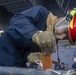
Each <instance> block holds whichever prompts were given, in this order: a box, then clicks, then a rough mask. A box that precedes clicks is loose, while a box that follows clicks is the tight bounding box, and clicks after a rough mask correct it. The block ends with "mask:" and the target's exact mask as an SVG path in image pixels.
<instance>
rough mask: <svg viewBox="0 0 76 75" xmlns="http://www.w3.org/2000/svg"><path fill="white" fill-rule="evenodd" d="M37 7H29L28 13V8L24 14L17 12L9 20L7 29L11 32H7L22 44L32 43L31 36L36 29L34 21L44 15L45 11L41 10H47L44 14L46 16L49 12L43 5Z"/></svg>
mask: <svg viewBox="0 0 76 75" xmlns="http://www.w3.org/2000/svg"><path fill="white" fill-rule="evenodd" d="M38 9H39V10H38ZM38 9H37V8H34V9H33V10H32V9H31V13H29V12H28V11H30V10H28V11H26V12H25V14H24V13H20V14H17V15H15V16H14V17H13V18H12V20H11V22H10V24H11V26H10V28H9V30H10V29H11V32H9V34H10V35H11V36H12V38H13V39H15V40H16V41H17V42H18V43H20V44H21V45H22V46H28V45H31V44H32V43H33V42H32V36H33V35H34V34H35V33H36V32H37V31H38V29H37V27H36V25H35V22H36V21H39V20H40V19H41V18H42V17H43V16H44V14H45V13H42V12H47V13H46V14H45V15H46V17H47V15H48V13H49V11H48V10H47V9H45V8H43V7H38ZM41 9H43V10H44V11H42V10H41ZM39 14H40V16H39ZM42 15H43V16H42ZM40 17H41V18H40Z"/></svg>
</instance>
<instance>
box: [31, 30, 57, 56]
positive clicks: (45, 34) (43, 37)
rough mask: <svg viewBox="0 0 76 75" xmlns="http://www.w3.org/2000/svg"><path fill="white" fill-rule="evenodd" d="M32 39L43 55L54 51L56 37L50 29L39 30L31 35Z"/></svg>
mask: <svg viewBox="0 0 76 75" xmlns="http://www.w3.org/2000/svg"><path fill="white" fill-rule="evenodd" d="M32 40H33V42H34V43H36V44H37V45H38V46H39V47H40V48H41V51H42V52H44V54H45V55H49V54H51V53H54V52H55V44H56V39H55V36H54V35H53V33H52V31H39V32H37V33H36V34H34V35H33V37H32Z"/></svg>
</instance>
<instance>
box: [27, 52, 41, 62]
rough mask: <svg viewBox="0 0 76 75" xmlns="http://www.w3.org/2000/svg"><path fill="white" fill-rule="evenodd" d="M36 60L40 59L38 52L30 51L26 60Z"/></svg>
mask: <svg viewBox="0 0 76 75" xmlns="http://www.w3.org/2000/svg"><path fill="white" fill-rule="evenodd" d="M37 60H41V53H40V52H35V53H30V54H29V55H28V62H36V61H37Z"/></svg>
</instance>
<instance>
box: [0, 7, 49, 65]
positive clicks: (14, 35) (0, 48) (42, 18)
mask: <svg viewBox="0 0 76 75" xmlns="http://www.w3.org/2000/svg"><path fill="white" fill-rule="evenodd" d="M49 13H50V12H49V11H48V10H47V9H46V8H45V7H43V6H35V7H32V8H30V9H27V10H25V11H23V12H20V13H18V14H16V15H14V16H13V17H12V19H11V20H10V22H9V27H8V28H7V29H6V30H5V31H4V34H3V35H2V36H1V37H0V65H4V66H22V65H23V62H24V61H26V57H27V55H28V53H29V52H31V51H33V49H34V47H35V44H34V43H33V41H32V36H33V35H34V34H35V33H36V32H37V31H38V30H43V31H44V30H45V29H46V19H47V16H48V14H49ZM19 49H20V50H19ZM22 49H25V54H21V50H22ZM34 50H35V49H34Z"/></svg>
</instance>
